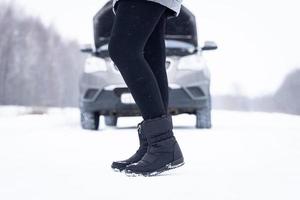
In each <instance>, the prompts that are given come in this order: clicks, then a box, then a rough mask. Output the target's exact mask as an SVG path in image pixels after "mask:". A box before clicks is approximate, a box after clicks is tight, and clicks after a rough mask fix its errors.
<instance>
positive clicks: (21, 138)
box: [0, 109, 300, 200]
mask: <svg viewBox="0 0 300 200" xmlns="http://www.w3.org/2000/svg"><path fill="white" fill-rule="evenodd" d="M78 116H79V113H78V111H77V110H76V109H75V110H74V109H66V110H64V111H59V110H52V111H51V112H50V113H49V114H47V115H15V114H10V112H7V111H6V112H3V111H2V112H1V109H0V199H1V200H108V199H116V200H120V199H132V200H135V199H139V200H141V199H143V200H148V199H149V200H150V199H151V200H153V199H163V200H179V199H180V200H183V199H187V200H190V199H195V200H201V199H203V200H233V199H236V200H268V199H270V200H279V199H280V200H283V199H284V200H299V199H300V192H299V191H300V117H297V116H290V115H282V114H264V113H240V112H227V111H214V112H213V125H214V128H213V129H212V130H197V129H194V123H195V116H194V115H187V114H184V115H179V116H173V123H174V133H175V135H176V137H177V138H178V141H179V143H180V145H181V148H182V151H183V153H184V156H185V160H186V165H185V166H183V167H182V168H179V169H177V170H174V171H172V172H168V173H166V174H164V175H161V176H158V177H151V178H144V177H137V178H132V177H126V176H125V175H124V174H120V173H116V172H113V171H112V170H111V169H110V164H111V162H112V161H113V160H119V159H122V158H127V157H128V156H129V155H131V154H132V153H134V152H135V150H136V148H137V145H138V141H137V135H136V134H137V132H136V124H137V123H138V122H139V121H140V120H141V118H140V117H126V118H120V119H119V122H118V127H117V128H111V127H104V122H103V118H102V117H101V129H100V130H99V131H97V132H91V131H83V130H81V128H80V125H79V118H78ZM117 146H118V147H120V148H116V147H117Z"/></svg>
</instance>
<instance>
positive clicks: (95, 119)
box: [80, 112, 99, 130]
mask: <svg viewBox="0 0 300 200" xmlns="http://www.w3.org/2000/svg"><path fill="white" fill-rule="evenodd" d="M80 122H81V127H82V128H83V129H87V130H98V128H99V114H98V113H96V112H81V114H80Z"/></svg>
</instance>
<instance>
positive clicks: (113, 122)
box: [104, 116, 118, 126]
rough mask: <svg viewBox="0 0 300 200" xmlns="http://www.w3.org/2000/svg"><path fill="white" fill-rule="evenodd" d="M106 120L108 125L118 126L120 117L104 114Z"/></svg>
mask: <svg viewBox="0 0 300 200" xmlns="http://www.w3.org/2000/svg"><path fill="white" fill-rule="evenodd" d="M104 121H105V125H106V126H117V122H118V117H117V116H104Z"/></svg>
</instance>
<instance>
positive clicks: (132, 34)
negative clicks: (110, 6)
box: [108, 0, 169, 119]
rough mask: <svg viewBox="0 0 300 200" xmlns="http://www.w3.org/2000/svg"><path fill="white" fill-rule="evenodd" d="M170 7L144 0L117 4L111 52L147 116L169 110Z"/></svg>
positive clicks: (125, 1)
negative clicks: (167, 29)
mask: <svg viewBox="0 0 300 200" xmlns="http://www.w3.org/2000/svg"><path fill="white" fill-rule="evenodd" d="M166 9H167V7H165V6H163V5H161V4H158V3H155V2H151V1H142V0H119V1H118V2H117V6H116V16H115V19H114V24H113V28H112V32H111V38H110V42H109V47H108V48H109V49H108V50H109V55H110V57H111V59H112V60H113V61H114V63H115V64H116V66H117V67H118V69H119V71H120V73H121V75H122V77H123V79H124V81H125V83H126V85H127V87H128V89H129V91H130V93H131V94H132V96H133V98H134V100H135V102H136V104H137V106H138V107H139V109H140V111H141V114H142V116H143V118H144V119H151V118H155V117H159V116H161V115H163V114H166V113H167V110H168V100H169V93H168V79H167V72H166V67H165V62H166V52H165V48H166V47H165V41H164V34H165V27H166V19H167V17H166V13H167V12H166Z"/></svg>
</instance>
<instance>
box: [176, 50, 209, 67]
mask: <svg viewBox="0 0 300 200" xmlns="http://www.w3.org/2000/svg"><path fill="white" fill-rule="evenodd" d="M177 68H178V69H179V70H193V71H198V70H199V71H201V70H203V69H204V68H206V62H205V60H204V59H203V57H202V56H199V55H198V54H193V55H190V56H184V57H182V58H181V59H180V60H179V63H178V66H177Z"/></svg>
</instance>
